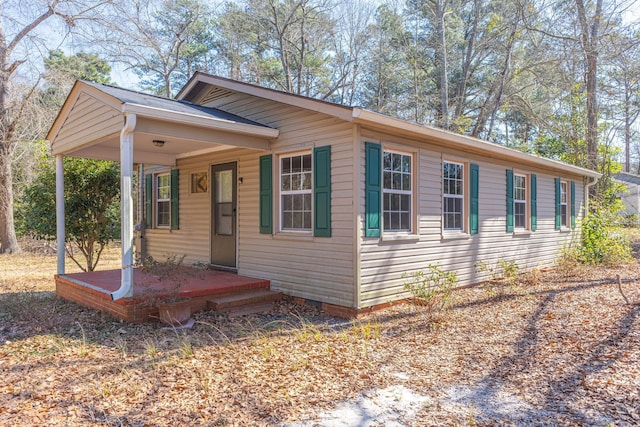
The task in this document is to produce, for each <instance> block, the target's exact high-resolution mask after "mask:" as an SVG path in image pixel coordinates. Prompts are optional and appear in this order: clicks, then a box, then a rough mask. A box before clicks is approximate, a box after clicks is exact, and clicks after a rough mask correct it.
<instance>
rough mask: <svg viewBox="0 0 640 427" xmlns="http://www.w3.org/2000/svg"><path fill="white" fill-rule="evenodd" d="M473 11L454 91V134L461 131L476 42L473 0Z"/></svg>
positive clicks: (476, 10) (477, 17) (476, 18)
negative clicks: (458, 80)
mask: <svg viewBox="0 0 640 427" xmlns="http://www.w3.org/2000/svg"><path fill="white" fill-rule="evenodd" d="M473 10H474V12H473V22H472V24H471V29H470V30H469V32H468V33H467V35H466V39H467V49H466V51H465V54H464V60H463V62H462V73H461V74H462V75H461V76H460V82H459V83H458V88H457V90H456V100H455V105H456V108H455V111H454V113H453V117H454V121H455V122H456V123H455V124H454V126H456V129H454V130H455V131H456V132H460V131H461V128H460V124H459V120H460V118H461V117H462V113H463V112H464V107H465V104H466V92H467V80H468V79H469V69H470V68H471V61H472V59H473V54H474V50H473V47H474V44H475V41H476V33H477V30H478V22H480V4H479V1H478V0H474V2H473Z"/></svg>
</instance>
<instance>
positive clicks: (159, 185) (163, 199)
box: [156, 173, 171, 227]
mask: <svg viewBox="0 0 640 427" xmlns="http://www.w3.org/2000/svg"><path fill="white" fill-rule="evenodd" d="M170 225H171V177H170V175H169V174H168V173H166V174H161V175H156V226H157V227H169V226H170Z"/></svg>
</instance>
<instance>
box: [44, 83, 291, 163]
mask: <svg viewBox="0 0 640 427" xmlns="http://www.w3.org/2000/svg"><path fill="white" fill-rule="evenodd" d="M163 102H164V104H167V105H168V107H169V108H158V107H154V106H149V105H144V104H142V103H136V102H131V101H124V102H123V101H122V100H121V99H119V98H117V97H115V96H112V95H111V94H109V93H107V92H106V91H103V90H100V87H98V86H96V85H93V84H88V83H86V82H82V81H78V82H76V84H75V85H74V87H73V89H72V90H71V92H70V94H69V96H68V97H67V100H66V101H65V103H64V105H63V107H62V109H61V110H60V113H59V114H58V117H57V118H56V120H55V121H54V123H53V125H52V127H51V129H50V131H49V133H48V134H47V140H48V141H49V142H50V144H51V151H52V153H53V154H54V155H58V154H62V155H65V156H73V157H86V158H94V159H103V160H119V158H120V151H119V147H120V132H121V131H122V128H123V126H124V123H125V116H126V115H127V114H135V116H136V126H135V129H134V130H133V137H134V153H133V160H134V162H136V163H150V164H166V165H174V164H175V162H176V160H177V159H180V158H185V157H191V156H195V155H199V154H203V153H206V152H211V151H219V150H225V149H229V148H233V147H243V148H249V149H255V150H261V151H262V150H269V143H270V141H271V140H273V139H275V138H277V137H278V135H279V130H278V129H273V128H269V127H266V126H261V125H258V124H250V123H245V122H241V121H239V120H238V121H234V120H230V119H227V118H224V117H222V118H219V117H211V116H206V117H205V116H204V115H203V114H190V113H189V112H185V111H175V110H172V109H171V108H170V107H171V100H163ZM154 141H155V142H154ZM159 141H162V142H159Z"/></svg>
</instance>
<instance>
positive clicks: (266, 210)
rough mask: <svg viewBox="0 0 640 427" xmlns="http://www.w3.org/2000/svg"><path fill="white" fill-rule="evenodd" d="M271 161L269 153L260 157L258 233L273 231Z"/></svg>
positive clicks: (270, 232)
mask: <svg viewBox="0 0 640 427" xmlns="http://www.w3.org/2000/svg"><path fill="white" fill-rule="evenodd" d="M272 181H273V161H272V156H271V154H267V155H265V156H261V157H260V233H262V234H272V233H273V208H272V203H273V195H272V194H273V185H272Z"/></svg>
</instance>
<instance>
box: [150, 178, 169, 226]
mask: <svg viewBox="0 0 640 427" xmlns="http://www.w3.org/2000/svg"><path fill="white" fill-rule="evenodd" d="M164 177H167V184H166V185H163V186H162V187H168V189H169V196H168V197H167V198H160V188H161V187H160V178H164ZM153 189H154V204H155V215H154V221H155V225H156V227H157V228H170V227H171V173H170V172H163V173H157V174H155V176H154V183H153ZM160 203H167V205H168V206H169V215H168V220H167V223H166V224H164V223H163V224H161V223H160V220H159V214H160V208H159V205H160Z"/></svg>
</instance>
